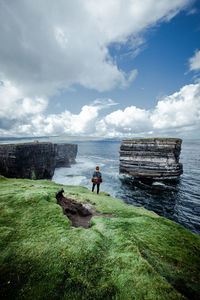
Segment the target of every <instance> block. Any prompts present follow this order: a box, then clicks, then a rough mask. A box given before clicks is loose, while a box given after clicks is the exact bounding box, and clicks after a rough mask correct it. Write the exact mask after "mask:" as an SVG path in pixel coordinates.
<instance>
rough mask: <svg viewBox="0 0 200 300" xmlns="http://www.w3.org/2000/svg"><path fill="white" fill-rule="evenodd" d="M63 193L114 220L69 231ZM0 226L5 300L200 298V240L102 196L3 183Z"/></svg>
mask: <svg viewBox="0 0 200 300" xmlns="http://www.w3.org/2000/svg"><path fill="white" fill-rule="evenodd" d="M62 188H64V190H65V193H66V194H67V196H69V197H71V198H74V199H76V200H78V201H79V202H82V203H86V202H87V201H88V200H90V203H96V205H95V206H94V207H95V209H96V210H97V211H98V212H101V213H105V214H112V215H114V216H116V218H106V217H103V216H102V217H93V218H92V219H91V227H90V228H89V229H84V228H82V227H79V228H72V227H71V222H70V221H69V220H68V219H67V218H66V216H64V215H63V213H62V209H61V207H60V206H58V205H57V204H56V194H57V193H58V192H59V191H60V190H61V189H62ZM0 222H1V227H0V234H1V235H0V247H1V248H0V265H1V269H0V281H1V294H2V295H1V296H2V297H3V299H34V300H35V299H48V300H50V299H73V300H74V299H75V300H76V299H77V300H78V299H123V300H128V299H150V300H152V299H163V300H166V299H199V298H200V288H199V282H200V270H199V266H200V238H199V237H198V236H197V235H195V234H193V233H191V232H189V231H188V230H186V229H185V228H183V227H181V226H179V225H177V224H175V223H173V222H171V221H169V220H167V219H165V218H162V217H159V216H158V215H156V214H155V213H153V212H149V211H147V210H145V209H143V208H135V207H132V206H128V205H126V204H124V203H123V202H122V201H121V200H117V199H113V198H111V197H109V196H108V195H106V194H105V193H100V195H99V196H96V195H95V194H91V192H90V191H88V190H87V189H86V188H84V187H74V186H61V185H58V184H55V183H53V182H51V181H42V180H40V181H39V180H38V181H34V180H20V179H19V180H16V179H6V178H4V177H0Z"/></svg>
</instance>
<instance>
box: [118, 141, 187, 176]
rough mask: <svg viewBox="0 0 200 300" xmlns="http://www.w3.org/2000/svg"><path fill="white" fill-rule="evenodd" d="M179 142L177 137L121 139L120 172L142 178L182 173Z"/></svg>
mask: <svg viewBox="0 0 200 300" xmlns="http://www.w3.org/2000/svg"><path fill="white" fill-rule="evenodd" d="M181 143H182V140H181V139H178V138H150V139H127V140H123V141H122V143H121V147H120V173H122V174H129V175H132V176H134V177H143V178H165V177H174V176H180V175H181V174H182V173H183V167H182V164H181V163H179V155H180V152H181Z"/></svg>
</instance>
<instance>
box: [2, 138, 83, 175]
mask: <svg viewBox="0 0 200 300" xmlns="http://www.w3.org/2000/svg"><path fill="white" fill-rule="evenodd" d="M76 155H77V145H74V144H52V143H38V142H35V143H25V144H3V145H0V174H1V175H3V176H6V177H11V178H30V179H45V178H46V179H49V178H51V177H52V176H53V174H54V170H55V168H56V167H61V166H63V167H64V166H65V167H69V166H70V164H71V163H74V162H75V158H76Z"/></svg>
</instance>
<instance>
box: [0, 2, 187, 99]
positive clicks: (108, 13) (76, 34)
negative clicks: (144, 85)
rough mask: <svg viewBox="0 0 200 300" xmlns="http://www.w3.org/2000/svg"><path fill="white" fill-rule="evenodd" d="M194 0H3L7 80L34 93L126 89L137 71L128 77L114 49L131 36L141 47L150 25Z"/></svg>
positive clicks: (1, 61)
mask: <svg viewBox="0 0 200 300" xmlns="http://www.w3.org/2000/svg"><path fill="white" fill-rule="evenodd" d="M190 2H191V0H173V1H171V0H159V1H154V0H143V1H140V0H134V1H133V0H127V1H124V0H101V1H94V0H84V1H82V0H73V1H66V0H57V1H49V0H43V1H42V2H41V1H40V0H35V1H32V0H20V1H7V0H1V1H0V28H1V30H0V43H1V47H0V69H1V73H2V76H3V77H2V78H4V79H7V80H9V81H11V82H13V83H14V84H15V85H17V86H19V87H20V89H21V90H22V89H23V90H24V93H25V94H24V95H29V96H30V95H31V96H33V95H34V96H40V95H43V94H45V95H46V94H48V95H49V94H51V93H54V92H55V91H56V89H58V88H60V87H62V88H67V87H70V86H71V85H72V84H77V83H78V84H81V85H82V86H84V87H86V88H90V89H96V90H98V91H106V90H110V89H112V88H114V87H116V86H118V87H119V86H121V87H124V86H126V85H127V84H129V83H130V82H131V81H132V80H133V79H134V78H135V76H136V71H135V70H133V71H132V73H131V74H130V76H128V74H125V72H123V70H120V69H119V68H118V66H117V65H116V63H115V62H114V61H113V59H112V58H111V57H110V55H109V51H108V47H109V46H110V45H111V44H112V43H126V42H127V41H128V40H129V39H131V41H132V43H133V44H134V40H135V41H136V42H135V43H136V46H137V43H138V42H137V40H138V39H139V40H141V39H142V38H141V37H140V36H141V35H142V32H143V31H144V30H145V29H147V28H149V27H150V26H154V25H155V24H156V23H157V22H161V21H166V20H169V19H170V18H172V17H173V16H174V15H175V14H177V13H178V12H179V11H180V10H181V9H183V8H184V7H185V5H187V4H188V3H190ZM134 37H135V38H134ZM132 46H134V45H132ZM135 51H137V49H136V50H135Z"/></svg>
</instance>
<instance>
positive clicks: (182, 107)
mask: <svg viewBox="0 0 200 300" xmlns="http://www.w3.org/2000/svg"><path fill="white" fill-rule="evenodd" d="M151 120H152V123H153V128H154V129H159V130H169V129H170V128H172V129H174V130H175V129H177V130H178V129H180V132H181V131H184V130H185V128H187V127H189V128H193V129H197V128H199V127H200V84H190V85H186V86H184V87H183V88H182V89H181V90H180V91H179V92H177V93H174V94H172V95H171V96H168V97H165V98H164V99H162V100H161V101H159V102H158V104H157V106H156V108H155V110H154V112H153V114H152V115H151ZM199 129H200V128H199Z"/></svg>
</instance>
